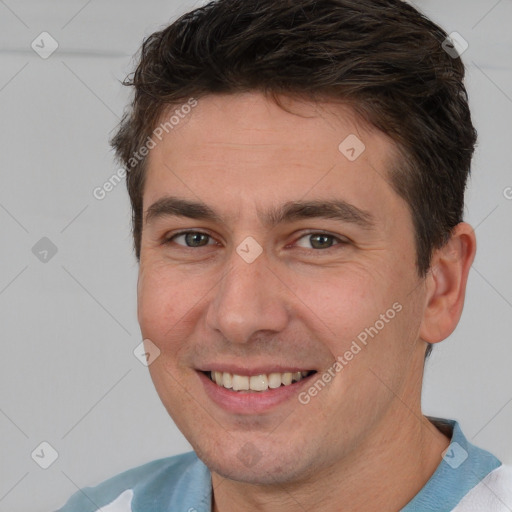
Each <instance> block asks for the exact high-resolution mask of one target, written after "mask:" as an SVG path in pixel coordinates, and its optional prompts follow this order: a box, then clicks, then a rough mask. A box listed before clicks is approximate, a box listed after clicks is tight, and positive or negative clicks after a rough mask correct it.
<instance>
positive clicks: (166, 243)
mask: <svg viewBox="0 0 512 512" xmlns="http://www.w3.org/2000/svg"><path fill="white" fill-rule="evenodd" d="M188 234H196V235H205V236H207V237H209V239H210V240H213V237H212V236H211V235H209V234H208V233H204V232H203V231H180V232H179V233H175V234H174V235H172V236H170V237H168V238H166V239H165V240H164V241H163V245H168V244H171V243H173V242H174V240H175V239H176V238H177V237H179V236H183V235H188ZM315 235H316V236H319V235H321V236H324V237H327V238H330V239H333V240H336V241H337V242H338V243H337V244H335V245H331V246H330V247H327V248H326V249H315V248H314V247H313V248H311V249H307V248H304V247H300V249H305V250H312V251H315V252H319V251H328V250H329V249H334V248H335V247H336V246H338V245H348V244H349V241H348V240H344V239H342V238H339V237H337V236H334V235H331V234H330V233H325V232H323V231H312V232H309V233H304V234H302V236H300V237H299V238H298V239H297V240H296V241H295V242H297V241H299V240H301V239H302V238H305V237H307V236H315ZM177 245H179V246H180V247H183V248H185V249H200V248H201V247H207V246H208V245H211V244H207V245H204V246H199V247H189V246H188V245H181V244H177Z"/></svg>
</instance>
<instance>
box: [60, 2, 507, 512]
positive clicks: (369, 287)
mask: <svg viewBox="0 0 512 512" xmlns="http://www.w3.org/2000/svg"><path fill="white" fill-rule="evenodd" d="M454 52H455V53H454ZM463 78H464V67H463V64H462V63H461V60H460V58H459V56H458V55H457V54H456V46H454V45H453V44H450V40H449V39H447V35H446V33H445V32H444V31H443V30H442V29H440V28H439V27H438V26H436V25H435V24H433V23H432V22H431V21H429V20H427V19H426V18H425V17H423V16H422V15H421V14H419V13H418V12H417V11H416V10H415V9H414V8H413V7H411V6H410V5H408V4H406V3H404V2H401V1H399V0H363V1H357V2H356V1H354V0H320V1H311V0H294V1H288V0H278V1H276V0H258V1H256V0H243V1H235V0H219V1H218V2H212V3H210V4H208V5H206V6H204V7H202V8H200V9H197V10H195V11H193V12H191V13H188V14H186V15H184V16H183V17H181V18H180V19H178V20H177V21H176V22H175V23H173V24H172V25H171V26H169V27H168V28H166V29H165V30H163V31H161V32H158V33H155V34H153V35H152V36H150V37H149V38H148V39H147V40H146V41H145V43H144V45H143V48H142V52H141V59H140V63H139V65H138V68H137V70H136V72H135V74H134V76H133V79H132V80H131V81H130V82H127V83H128V84H129V85H133V86H134V87H135V97H134V101H133V104H132V108H131V110H130V112H129V113H128V114H127V115H126V116H125V118H124V119H123V122H122V124H121V127H120V129H119V131H118V133H117V135H116V136H115V137H114V139H113V145H114V148H115V149H116V151H117V155H118V157H119V158H120V160H121V161H122V162H123V163H124V165H125V166H126V168H127V170H128V177H127V184H128V190H129V194H130V198H131V202H132V208H133V233H134V241H135V252H136V256H137V259H138V260H139V262H140V267H139V281H138V290H137V292H138V319H139V323H140V326H141V331H142V335H143V338H144V340H145V347H146V351H147V357H148V363H150V364H149V369H150V373H151V377H152V379H153V382H154V384H155V387H156V390H157V392H158V394H159V396H160V398H161V400H162V402H163V404H164V406H165V407H166V409H167V411H168V412H169V414H170V415H171V416H172V418H173V420H174V421H175V423H176V424H177V426H178V427H179V428H180V430H181V431H182V432H183V434H184V435H185V436H186V438H187V439H188V441H189V442H190V444H191V445H192V446H193V448H194V452H191V453H188V454H184V455H179V456H176V457H170V458H166V459H161V460H157V461H153V462H150V463H148V464H146V465H144V466H141V467H138V468H135V469H132V470H130V471H127V472H125V473H122V474H121V475H118V476H116V477H113V478H112V479H110V480H108V481H106V482H104V483H102V484H100V485H99V486H97V487H95V488H87V489H84V490H82V491H80V492H79V493H77V494H76V495H75V496H73V497H72V498H71V499H70V500H69V502H68V503H67V504H66V505H65V506H64V507H63V508H62V509H61V511H62V512H70V511H73V512H86V511H93V510H102V511H104V512H113V511H116V512H120V511H123V512H125V511H133V512H159V511H166V512H167V511H168V512H171V511H172V512H178V511H189V512H194V511H197V512H206V511H208V512H209V511H214V512H234V511H241V510H243V511H249V512H252V511H263V512H270V511H279V512H286V511H291V510H294V511H295V510H308V511H309V510H323V511H327V512H331V511H332V512H334V511H336V512H338V511H343V512H354V511H362V510H364V511H377V510H378V511H398V510H402V511H407V512H411V511H422V512H424V511H445V510H456V511H470V510H475V511H476V510H478V511H490V510H493V511H507V510H512V491H511V489H512V472H511V469H510V468H507V467H505V466H503V465H502V464H501V463H500V461H499V460H498V459H497V458H495V457H494V456H493V455H491V454H490V453H488V452H486V451H484V450H481V449H479V448H477V447H475V446H473V445H471V444H470V443H469V442H468V441H467V440H466V438H465V437H464V435H463V433H462V431H461V429H460V426H459V425H458V423H456V422H454V421H451V420H441V419H434V418H427V417H425V416H423V414H422V412H421V402H420V399H421V387H422V377H423V367H424V361H425V358H426V357H427V356H428V353H429V351H430V350H431V347H432V345H433V344H435V343H438V342H440V341H442V340H443V339H445V338H446V337H448V336H449V335H450V334H451V333H452V331H453V330H454V329H455V327H456V325H457V323H458V321H459V319H460V315H461V312H462V308H463V303H464V295H465V287H466V282H467V277H468V273H469V269H470V267H471V264H472V261H473V258H474V255H475V250H476V242H475V235H474V232H473V229H472V228H471V226H469V225H468V224H467V223H465V222H463V221H462V211H463V204H464V189H465V186H466V180H467V176H468V174H469V170H470V161H471V156H472V153H473V148H474V144H475V139H476V132H475V130H474V128H473V126H472V124H471V117H470V113H469V109H468V105H467V96H466V92H465V88H464V85H463ZM148 434H150V433H148V432H146V433H144V435H148Z"/></svg>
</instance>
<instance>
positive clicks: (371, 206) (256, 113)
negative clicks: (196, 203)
mask: <svg viewBox="0 0 512 512" xmlns="http://www.w3.org/2000/svg"><path fill="white" fill-rule="evenodd" d="M283 106H284V107H285V108H284V109H283V108H282V107H281V106H279V105H277V104H276V103H275V102H273V101H272V100H270V99H268V98H266V97H265V96H264V95H262V94H259V93H244V94H236V95H234V94H233V95H210V96H206V97H204V98H202V99H199V100H198V103H197V106H195V107H194V108H193V109H192V110H191V111H189V113H188V114H186V115H183V114H182V118H181V119H180V121H179V123H178V124H176V125H175V126H173V129H172V130H170V129H169V130H168V132H164V133H163V136H162V140H161V141H158V140H156V139H155V141H156V146H155V147H154V148H153V149H151V151H150V154H149V157H148V165H147V176H146V185H145V191H144V209H145V210H147V208H148V207H149V206H150V205H151V204H153V203H154V202H155V201H157V200H159V199H160V198H161V197H163V196H164V195H165V194H168V193H169V192H170V191H172V195H173V196H179V197H183V198H188V199H191V200H192V199H193V200H197V199H200V200H201V202H203V203H205V204H209V205H211V206H212V207H213V206H215V210H216V211H220V210H224V211H226V214H227V212H228V211H231V213H232V214H233V211H234V210H236V213H235V214H234V215H235V217H236V215H239V214H240V213H241V210H245V209H246V208H249V205H252V207H253V209H254V210H255V213H257V214H260V213H261V211H262V210H267V209H268V208H267V207H268V206H269V205H273V206H274V207H278V206H279V205H281V204H284V203H289V202H290V201H292V202H293V201H298V200H301V199H304V198H308V199H312V200H321V199H322V198H328V197H329V198H331V199H342V200H345V201H347V202H348V201H350V202H351V203H352V204H354V205H355V206H356V207H359V208H360V209H361V210H363V211H370V210H373V211H374V212H375V213H376V217H379V216H381V217H382V216H383V215H384V213H387V214H389V211H387V212H384V211H380V212H379V211H378V210H379V209H380V210H385V209H386V208H387V209H388V210H389V208H390V207H392V203H393V202H397V201H398V202H399V201H400V198H399V197H398V196H397V194H396V193H395V192H394V190H393V189H392V188H391V186H390V183H389V178H388V174H389V173H388V170H389V168H390V167H391V166H392V165H394V161H395V158H396V151H395V146H394V144H393V142H392V141H391V140H390V139H389V138H388V137H387V136H385V135H384V134H382V133H380V132H379V131H377V130H375V129H372V128H371V127H369V126H368V125H367V124H366V123H364V122H362V121H361V120H360V119H358V118H357V116H356V115H355V113H354V111H353V110H352V109H351V108H350V107H348V106H347V105H340V104H334V103H321V104H319V103H316V104H313V103H308V102H304V101H297V100H290V99H285V100H284V101H283ZM178 108H179V107H178ZM175 109H176V107H173V109H172V110H171V112H166V113H164V115H163V116H162V118H161V122H165V121H166V119H168V118H169V115H172V113H173V112H175ZM187 110H188V109H187ZM402 213H403V212H402Z"/></svg>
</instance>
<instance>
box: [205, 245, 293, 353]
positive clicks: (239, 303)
mask: <svg viewBox="0 0 512 512" xmlns="http://www.w3.org/2000/svg"><path fill="white" fill-rule="evenodd" d="M226 270H227V272H226V271H224V277H223V278H222V279H221V281H220V283H219V285H218V287H216V288H215V290H214V293H215V296H214V298H213V299H212V301H211V302H210V304H209V305H208V310H207V313H206V323H207V325H208V327H209V328H210V329H214V330H217V331H219V332H220V333H221V334H222V335H223V337H224V338H225V339H226V340H228V341H229V342H231V343H247V342H248V341H249V340H250V339H251V338H252V337H253V336H254V335H255V334H256V333H258V332H259V331H272V332H281V331H283V330H284V329H285V327H286V325H287V322H288V321H289V308H287V290H288V289H287V288H286V286H285V285H284V284H283V282H282V281H280V279H279V278H278V277H277V275H276V271H275V270H271V269H270V268H269V266H268V260H267V258H266V257H265V253H262V254H261V255H260V256H259V257H258V258H257V259H256V260H254V261H253V262H252V263H247V262H246V261H244V260H243V259H242V258H241V257H240V256H239V254H238V253H236V252H235V251H233V254H232V256H231V258H229V261H227V262H226ZM288 293H290V292H289V291H288Z"/></svg>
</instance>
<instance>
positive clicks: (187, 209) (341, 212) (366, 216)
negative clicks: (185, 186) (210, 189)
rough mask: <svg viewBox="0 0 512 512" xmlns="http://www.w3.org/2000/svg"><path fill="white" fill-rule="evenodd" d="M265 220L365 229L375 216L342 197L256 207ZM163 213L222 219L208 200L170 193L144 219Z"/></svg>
mask: <svg viewBox="0 0 512 512" xmlns="http://www.w3.org/2000/svg"><path fill="white" fill-rule="evenodd" d="M258 215H259V217H260V218H261V219H263V221H264V224H266V225H267V226H269V227H274V226H277V225H278V224H283V223H289V222H293V221H297V220H302V219H312V218H324V219H333V220H339V221H342V222H347V223H352V224H356V225H358V226H360V227H361V228H364V229H368V230H370V229H373V228H374V227H375V218H374V216H373V215H372V214H371V213H370V212H368V211H367V210H362V209H360V208H358V207H356V206H354V205H353V204H350V203H348V202H346V201H344V200H342V199H335V200H316V201H289V202H287V203H284V204H283V205H281V206H279V207H277V208H271V209H270V210H268V211H267V212H265V213H263V214H262V213H261V212H260V211H258ZM162 217H187V218H190V219H197V220H209V221H212V222H217V223H222V222H223V219H222V217H221V216H220V215H219V214H218V213H217V212H215V210H213V209H212V208H210V207H209V206H208V205H207V204H205V203H202V202H199V201H191V200H189V199H183V198H179V197H173V196H165V197H162V198H160V199H158V200H157V201H155V202H154V203H153V204H152V205H151V206H150V207H149V208H148V209H147V212H146V220H145V223H146V224H148V223H151V222H152V221H155V220H156V219H158V218H162Z"/></svg>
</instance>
